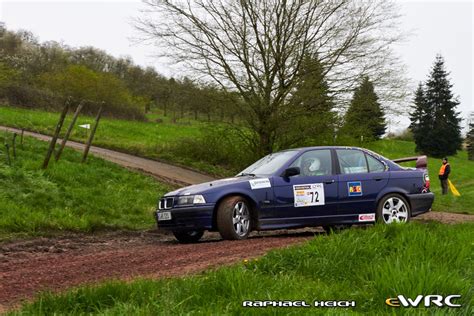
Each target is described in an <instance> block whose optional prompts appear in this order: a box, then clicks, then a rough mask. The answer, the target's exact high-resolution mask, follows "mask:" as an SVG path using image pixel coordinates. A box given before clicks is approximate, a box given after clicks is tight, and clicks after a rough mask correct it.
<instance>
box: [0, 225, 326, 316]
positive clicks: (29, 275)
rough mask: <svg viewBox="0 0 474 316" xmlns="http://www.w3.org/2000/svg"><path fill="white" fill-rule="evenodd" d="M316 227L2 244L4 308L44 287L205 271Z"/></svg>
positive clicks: (0, 297) (0, 305)
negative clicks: (234, 235) (184, 239)
mask: <svg viewBox="0 0 474 316" xmlns="http://www.w3.org/2000/svg"><path fill="white" fill-rule="evenodd" d="M320 232H321V231H320V230H317V229H308V230H299V231H297V232H291V231H290V232H289V233H287V232H285V231H279V232H272V233H262V234H257V233H253V235H252V238H250V239H248V240H245V241H223V240H221V239H220V237H219V235H218V234H216V233H208V234H207V235H206V236H205V238H204V240H203V241H202V242H200V243H198V244H178V243H177V242H176V241H175V240H174V238H173V237H172V236H169V235H159V234H157V233H153V232H142V233H108V234H102V235H96V236H94V235H72V236H68V237H61V238H50V239H48V238H40V239H34V240H30V241H19V242H10V243H6V244H3V245H1V244H0V311H1V310H2V309H4V310H5V309H7V308H10V307H12V306H14V305H17V304H18V303H20V302H21V301H22V300H24V299H31V298H32V297H34V295H35V294H37V293H38V292H39V291H41V290H53V291H60V290H64V289H66V288H68V287H72V286H76V285H79V284H84V283H95V282H98V281H101V280H106V279H125V280H127V279H130V278H133V277H136V276H147V277H155V278H156V277H166V276H174V275H183V274H188V273H193V272H198V271H202V270H204V269H206V268H209V267H217V266H222V265H225V264H230V263H235V262H238V261H240V260H243V259H247V258H252V257H257V256H261V255H263V254H264V253H266V252H267V251H268V250H270V249H272V248H277V247H284V246H287V245H290V244H295V243H298V242H303V241H305V240H307V239H309V238H311V237H312V236H314V234H318V233H320Z"/></svg>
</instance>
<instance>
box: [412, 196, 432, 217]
mask: <svg viewBox="0 0 474 316" xmlns="http://www.w3.org/2000/svg"><path fill="white" fill-rule="evenodd" d="M408 200H409V202H410V206H411V215H412V216H417V215H420V214H423V213H426V212H429V211H430V210H431V206H432V205H433V201H434V193H433V192H427V193H420V194H410V195H408Z"/></svg>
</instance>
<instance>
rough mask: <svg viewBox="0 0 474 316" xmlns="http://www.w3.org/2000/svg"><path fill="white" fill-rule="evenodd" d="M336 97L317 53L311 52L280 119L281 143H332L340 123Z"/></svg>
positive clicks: (291, 145) (287, 145) (283, 144)
mask: <svg viewBox="0 0 474 316" xmlns="http://www.w3.org/2000/svg"><path fill="white" fill-rule="evenodd" d="M333 108H334V101H333V98H332V97H331V95H330V89H329V85H328V83H327V81H326V78H325V77H324V68H323V65H322V64H321V62H320V61H319V59H318V58H317V56H311V55H307V56H306V57H305V58H304V60H303V64H302V67H301V71H300V74H299V81H298V84H297V85H296V89H295V91H294V93H293V95H292V97H291V100H290V103H289V106H288V107H287V109H286V111H285V112H284V113H281V115H282V116H284V117H286V118H287V119H286V120H285V121H284V122H282V123H280V129H279V133H280V134H279V137H278V138H279V139H280V141H279V143H278V145H279V147H280V148H288V147H293V146H314V145H321V144H332V142H333V139H334V130H335V124H336V114H335V112H334V111H333Z"/></svg>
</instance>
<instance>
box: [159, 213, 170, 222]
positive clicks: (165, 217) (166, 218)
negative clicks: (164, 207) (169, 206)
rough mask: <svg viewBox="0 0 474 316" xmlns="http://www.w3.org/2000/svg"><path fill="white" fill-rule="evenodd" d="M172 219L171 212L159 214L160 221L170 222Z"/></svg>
mask: <svg viewBox="0 0 474 316" xmlns="http://www.w3.org/2000/svg"><path fill="white" fill-rule="evenodd" d="M170 219H171V212H159V213H158V220H159V221H169V220H170Z"/></svg>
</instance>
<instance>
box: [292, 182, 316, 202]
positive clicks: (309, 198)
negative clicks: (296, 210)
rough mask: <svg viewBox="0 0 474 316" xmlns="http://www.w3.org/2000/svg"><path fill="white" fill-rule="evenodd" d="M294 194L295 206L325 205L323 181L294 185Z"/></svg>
mask: <svg viewBox="0 0 474 316" xmlns="http://www.w3.org/2000/svg"><path fill="white" fill-rule="evenodd" d="M293 195H294V198H295V207H304V206H313V205H324V185H323V184H322V183H310V184H298V185H294V186H293Z"/></svg>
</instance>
